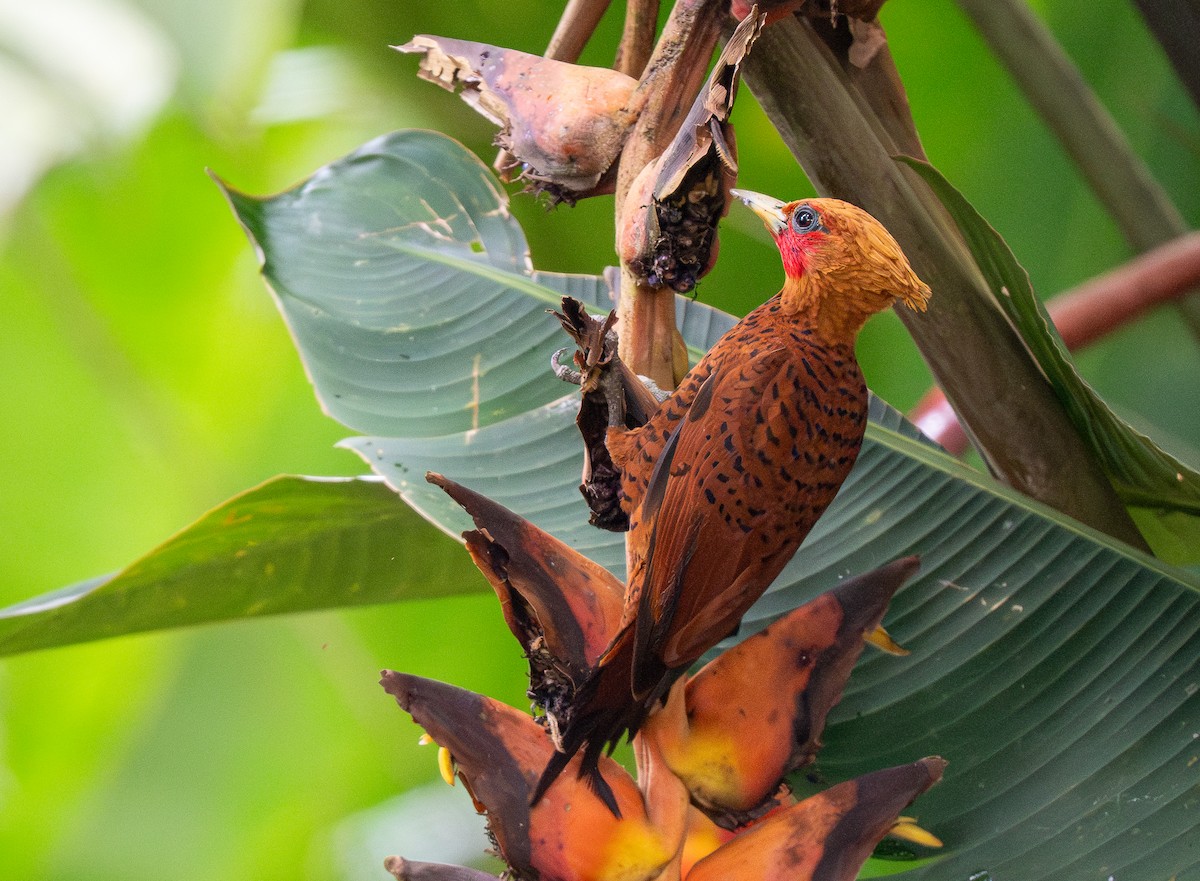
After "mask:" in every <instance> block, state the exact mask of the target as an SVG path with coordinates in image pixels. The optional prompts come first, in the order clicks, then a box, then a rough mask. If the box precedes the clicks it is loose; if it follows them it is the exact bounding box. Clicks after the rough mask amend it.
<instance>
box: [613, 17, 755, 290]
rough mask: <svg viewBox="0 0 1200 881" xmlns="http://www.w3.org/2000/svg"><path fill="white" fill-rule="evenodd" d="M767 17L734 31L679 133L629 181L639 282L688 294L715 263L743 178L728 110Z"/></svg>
mask: <svg viewBox="0 0 1200 881" xmlns="http://www.w3.org/2000/svg"><path fill="white" fill-rule="evenodd" d="M763 20H764V16H762V15H757V16H751V17H748V18H746V19H745V20H743V21H742V22H741V23H740V24H739V25H738V27H737V29H736V30H734V32H733V35H732V36H731V37H730V38H729V42H728V43H726V44H725V48H724V50H722V52H721V56H720V58H718V59H717V64H716V66H715V67H714V68H713V70H712V73H711V74H710V75H709V78H708V81H707V82H706V83H705V85H704V88H703V89H701V90H700V93H699V94H698V95H697V96H696V100H695V101H694V102H693V104H692V109H691V111H690V112H689V113H688V115H687V118H686V119H685V120H684V121H683V125H681V126H680V128H679V132H678V134H676V136H675V139H674V140H673V141H672V142H671V144H670V146H669V147H668V148H667V149H666V151H664V152H663V154H662V156H660V157H659V158H658V159H656V160H655V161H654V162H652V163H650V164H649V165H647V166H646V167H645V168H644V169H642V171H641V172H640V173H639V175H638V177H637V178H635V180H634V183H633V185H632V186H631V187H630V192H629V195H628V196H627V197H626V199H625V203H624V208H623V210H622V217H621V219H620V223H619V224H618V231H619V232H618V243H617V245H618V252H619V253H620V256H621V260H622V261H623V262H624V263H625V264H626V265H628V266H629V268H630V269H631V270H632V271H633V273H634V274H635V275H636V276H637V278H638V280H639V282H642V283H645V284H649V285H651V286H652V287H662V286H665V287H669V288H671V289H672V290H674V291H677V292H679V293H686V292H688V291H690V290H691V289H692V288H694V287H695V286H696V282H697V281H698V280H699V279H700V278H701V277H702V276H703V275H705V274H706V273H707V272H708V271H709V270H710V269H711V268H712V265H713V263H714V262H716V258H717V222H718V221H719V220H720V219H721V218H722V217H723V216H724V215H725V213H726V212H727V211H728V210H729V190H730V189H731V188H732V187H733V185H734V184H735V183H737V151H736V147H735V143H734V137H733V126H732V125H731V124H730V122H729V114H730V112H731V111H732V110H733V101H734V97H735V96H736V94H737V83H738V78H739V74H740V69H741V64H742V61H743V59H744V58H745V57H746V54H747V53H748V52H749V51H750V47H751V46H753V45H754V41H755V39H757V37H758V34H759V32H760V31H761V30H762V26H763Z"/></svg>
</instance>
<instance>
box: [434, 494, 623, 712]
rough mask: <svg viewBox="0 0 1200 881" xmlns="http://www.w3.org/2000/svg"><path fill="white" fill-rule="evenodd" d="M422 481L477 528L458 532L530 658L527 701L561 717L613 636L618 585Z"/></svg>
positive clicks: (497, 511)
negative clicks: (447, 498) (446, 497)
mask: <svg viewBox="0 0 1200 881" xmlns="http://www.w3.org/2000/svg"><path fill="white" fill-rule="evenodd" d="M425 478H426V480H428V481H429V482H430V483H432V484H434V485H435V486H439V487H441V488H442V489H443V490H445V491H446V494H447V495H449V496H450V497H451V498H452V499H454V501H456V502H458V503H459V504H460V505H462V507H463V508H464V509H465V510H466V512H467V513H468V514H470V515H471V517H472V518H473V519H474V521H475V525H476V526H477V527H478V528H477V529H475V530H472V531H471V532H465V533H463V538H464V539H466V542H467V550H468V551H469V552H470V554H471V559H473V560H474V561H475V565H476V566H478V567H479V570H480V571H481V572H482V573H483V574H484V575H485V576H486V577H487V579H488V581H489V582H491V585H492V588H493V589H494V590H495V591H496V596H497V597H498V598H499V600H500V608H501V610H502V611H503V613H504V620H505V622H506V623H507V624H508V627H509V629H510V630H511V631H512V633H513V635H514V636H516V637H517V640H518V641H519V642H520V643H521V646H522V647H523V648H524V649H525V654H526V656H527V657H528V658H529V697H530V699H531V700H532V701H533V702H534V704H535V705H536V706H538V707H541V708H543V709H544V710H545V711H546V713H547V716H548V718H551V719H554V718H558V717H560V716H563V715H565V714H566V713H567V707H568V706H569V703H570V701H571V699H572V698H573V697H574V694H575V690H576V688H577V687H578V686H579V685H580V684H582V682H583V680H584V678H585V677H586V676H587V673H588V670H589V669H591V665H592V664H594V663H595V662H596V660H597V659H598V658H599V657H600V655H601V654H602V653H603V651H604V649H605V648H607V647H608V644H609V642H610V641H611V640H612V638H613V636H614V635H615V634H616V632H617V626H618V625H619V624H620V621H621V609H622V606H623V604H624V597H625V586H624V585H623V584H621V582H619V581H618V580H617V579H616V577H615V576H613V574H612V573H611V572H609V571H608V570H607V569H605V568H604V567H602V566H600V565H598V564H597V563H594V562H592V561H591V560H589V559H588V558H587V557H585V556H583V555H582V554H580V553H579V552H578V551H575V550H574V549H572V548H570V547H568V546H567V545H565V544H563V543H562V542H561V541H559V540H558V539H556V538H554V536H552V535H550V534H549V533H547V532H544V531H543V530H541V529H539V528H538V527H536V526H534V525H533V524H532V523H530V522H529V521H528V520H526V519H525V518H523V517H520V516H519V515H517V514H514V513H513V512H512V511H510V510H508V509H507V508H505V507H504V506H503V505H499V504H497V503H496V502H493V501H492V500H491V499H489V498H487V497H485V496H482V495H480V494H479V493H477V492H474V491H472V490H469V489H467V488H466V487H465V486H461V485H460V484H457V483H455V482H454V481H453V480H450V479H448V478H446V477H443V476H442V475H440V474H433V473H430V474H427V475H425Z"/></svg>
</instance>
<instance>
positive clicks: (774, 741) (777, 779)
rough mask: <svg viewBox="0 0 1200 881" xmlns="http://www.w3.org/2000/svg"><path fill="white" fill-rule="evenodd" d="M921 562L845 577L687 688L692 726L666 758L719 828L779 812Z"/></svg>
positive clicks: (666, 748)
mask: <svg viewBox="0 0 1200 881" xmlns="http://www.w3.org/2000/svg"><path fill="white" fill-rule="evenodd" d="M919 562H920V561H919V560H918V559H917V558H916V557H904V558H903V559H900V560H896V561H895V562H893V563H889V564H888V565H886V566H883V567H881V568H879V569H876V570H874V571H872V572H868V573H866V574H865V575H860V576H858V577H857V578H851V579H847V580H846V581H844V582H842V583H841V584H839V585H838V586H837V587H835V588H834V589H833V590H830V591H828V592H826V593H823V594H821V595H820V596H818V597H816V598H815V599H813V600H811V601H810V602H808V603H805V604H804V605H803V606H800V607H799V608H797V609H794V610H793V611H792V612H790V613H788V614H787V615H785V616H784V617H782V618H780V619H779V620H778V621H776V622H775V623H774V624H772V625H771V626H770V627H768V628H766V629H765V630H762V631H760V632H759V633H756V634H755V635H753V636H751V637H749V638H747V639H746V640H744V641H743V642H741V643H740V644H738V645H736V646H734V647H733V648H731V649H729V650H728V651H726V652H724V653H723V654H721V655H719V656H718V657H717V658H715V659H713V660H712V661H710V662H709V663H708V664H707V665H706V666H705V667H704V668H703V669H702V670H701V671H700V672H699V673H697V674H696V675H695V676H694V677H692V679H691V680H690V681H689V682H688V685H687V691H686V693H685V696H686V704H687V718H688V726H687V730H686V732H685V733H684V734H683V736H682V737H680V738H679V739H677V740H675V741H673V742H664V743H663V744H662V749H663V755H664V758H665V759H666V761H667V764H668V765H669V766H670V768H671V770H672V771H674V772H675V773H676V774H677V775H679V777H680V778H681V779H682V780H683V781H684V783H685V784H686V785H687V787H688V790H689V791H690V792H691V793H692V799H693V801H694V802H695V803H696V804H697V806H699V807H701V808H702V809H704V810H705V811H707V812H708V813H709V814H710V816H712V817H713V819H714V820H715V821H716V822H717V823H718V824H720V825H721V826H724V827H725V828H731V829H732V828H736V827H738V826H741V825H744V824H745V823H747V822H749V821H751V820H753V819H755V818H756V817H758V816H761V815H762V814H763V813H765V812H766V811H769V810H771V809H773V808H774V807H775V806H776V805H777V804H778V799H777V798H776V795H777V793H778V792H779V788H780V785H781V784H782V783H783V780H784V777H785V775H787V774H789V773H790V772H792V771H794V770H796V769H797V768H801V767H804V766H805V765H808V764H810V763H811V762H812V761H813V759H814V758H815V757H816V754H817V752H818V751H819V750H820V748H821V734H822V732H823V731H824V729H825V718H826V716H827V715H828V713H829V711H830V709H832V708H833V707H834V706H835V705H836V704H837V703H838V701H840V700H841V697H842V690H843V689H844V688H845V686H846V681H847V680H848V679H849V678H850V671H851V669H852V668H853V667H854V664H855V662H856V661H857V660H858V658H859V656H860V655H861V654H862V651H863V644H864V642H863V640H864V637H865V636H867V635H869V634H871V633H872V632H873V631H875V629H876V628H877V627H878V626H879V622H880V621H881V620H882V619H883V615H884V612H885V611H886V610H887V606H888V603H889V602H890V601H891V598H892V595H893V594H894V593H895V592H896V591H897V590H898V589H899V588H900V586H901V585H902V584H904V582H905V581H907V580H908V579H909V578H911V577H912V575H913V573H915V572H916V571H917V567H918V565H919ZM785 791H786V790H785Z"/></svg>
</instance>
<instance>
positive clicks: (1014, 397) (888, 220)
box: [745, 18, 1146, 548]
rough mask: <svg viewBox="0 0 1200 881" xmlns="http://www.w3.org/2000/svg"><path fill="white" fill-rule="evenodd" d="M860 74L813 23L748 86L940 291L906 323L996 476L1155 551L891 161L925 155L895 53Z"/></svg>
mask: <svg viewBox="0 0 1200 881" xmlns="http://www.w3.org/2000/svg"><path fill="white" fill-rule="evenodd" d="M847 30H848V29H847ZM851 68H852V65H850V64H849V62H848V61H846V60H842V59H841V56H837V55H835V54H834V51H833V50H832V49H831V48H830V46H829V45H828V44H827V43H826V42H825V41H824V40H823V39H822V38H821V36H819V35H818V33H817V31H816V30H815V29H814V27H813V26H812V25H811V24H810V23H808V22H807V21H806V20H802V19H800V18H790V19H785V20H783V21H780V22H778V23H777V24H775V25H772V26H771V27H769V28H767V29H766V30H765V31H764V32H763V35H762V37H761V38H760V40H759V44H758V46H757V47H756V49H755V51H754V52H753V53H751V55H750V58H749V59H748V60H747V63H746V66H745V78H746V84H747V85H748V86H749V87H750V89H751V90H752V91H753V92H754V94H755V96H756V97H757V98H758V100H759V102H760V103H761V104H762V106H763V107H764V109H765V110H766V112H767V114H768V116H769V117H770V118H771V120H772V122H773V123H774V124H775V126H776V128H777V129H779V131H780V133H781V135H782V136H783V139H784V141H785V143H787V145H788V147H789V148H790V149H791V151H792V153H793V154H794V155H795V156H796V158H797V159H798V160H799V161H800V164H801V165H802V166H803V167H804V170H805V172H806V173H807V174H808V176H809V179H810V180H811V181H812V182H813V184H814V186H816V188H817V189H818V190H819V191H821V192H823V193H826V194H830V195H834V196H838V197H840V198H844V199H847V200H848V201H851V202H854V203H856V204H859V205H861V206H862V207H864V208H866V209H867V210H868V211H870V212H871V213H872V214H874V215H875V216H876V217H878V218H879V219H880V220H881V221H882V222H883V223H884V225H885V226H887V227H888V229H889V230H890V231H891V233H892V234H893V235H894V236H895V237H896V238H897V239H898V240H899V242H900V243H901V245H902V246H903V247H904V250H905V253H906V254H908V256H909V258H910V260H911V261H912V263H913V266H914V268H915V269H916V270H917V272H918V274H920V276H921V277H922V278H923V279H924V280H925V281H926V282H927V283H928V284H929V285H930V286H931V287H932V288H933V291H934V296H933V298H932V300H931V301H930V308H929V310H928V311H927V312H925V313H922V314H921V315H919V316H918V315H917V314H915V313H913V314H910V315H901V320H903V321H905V323H906V325H907V327H908V328H909V331H910V332H911V333H912V335H913V337H914V339H915V340H916V342H917V345H918V346H919V347H920V349H921V351H922V352H923V353H924V354H925V356H926V358H927V360H928V361H929V363H930V366H931V367H932V369H933V371H934V374H935V377H936V379H937V381H938V382H939V384H940V385H941V386H942V387H943V388H944V389H945V390H946V393H947V396H948V397H949V398H950V400H951V401H952V402H953V403H954V405H955V409H956V410H957V411H958V412H959V413H960V414H962V415H963V418H964V419H965V421H966V424H967V427H968V430H969V431H970V433H971V434H972V436H973V438H974V440H975V445H976V446H977V447H978V448H979V449H980V451H981V452H982V454H983V456H984V459H985V460H986V462H987V463H988V466H989V468H990V469H991V470H992V472H993V473H994V474H995V475H996V476H997V477H999V478H1000V479H1001V480H1003V481H1005V482H1006V483H1008V484H1010V485H1011V486H1013V487H1015V488H1016V489H1018V490H1020V491H1021V492H1024V493H1025V494H1026V495H1029V496H1032V497H1033V498H1036V499H1039V500H1041V501H1043V502H1045V503H1047V504H1049V505H1051V506H1052V507H1054V508H1057V509H1058V510H1060V511H1063V512H1064V513H1066V514H1068V515H1070V516H1072V517H1075V518H1076V519H1078V520H1081V521H1083V522H1085V523H1087V524H1089V525H1091V526H1093V527H1095V528H1097V529H1100V530H1101V531H1103V532H1105V533H1108V534H1109V535H1112V536H1114V537H1116V538H1118V539H1121V540H1122V541H1126V542H1128V543H1130V544H1133V545H1135V546H1137V547H1140V548H1145V547H1146V545H1145V541H1144V540H1143V539H1142V537H1141V534H1140V533H1139V532H1138V530H1137V528H1136V527H1135V526H1134V524H1133V522H1132V520H1130V518H1129V515H1128V513H1127V512H1126V511H1125V508H1124V506H1123V505H1122V504H1121V503H1120V501H1119V499H1118V498H1117V496H1116V493H1115V491H1114V490H1113V488H1112V486H1111V484H1110V483H1109V481H1108V480H1107V479H1106V478H1105V476H1104V474H1103V472H1102V471H1101V470H1100V468H1099V466H1098V464H1097V463H1096V462H1095V460H1094V458H1093V457H1092V456H1091V454H1090V452H1089V451H1088V448H1087V447H1086V445H1085V444H1084V443H1083V440H1082V439H1081V438H1080V436H1079V434H1078V433H1077V432H1076V430H1075V428H1074V426H1073V425H1072V424H1071V422H1070V420H1069V419H1068V417H1067V414H1066V412H1065V410H1064V408H1063V406H1062V404H1061V402H1060V401H1059V400H1058V398H1057V397H1056V396H1055V394H1054V391H1053V389H1051V387H1050V386H1049V384H1048V383H1047V382H1046V380H1045V378H1044V377H1043V375H1042V374H1041V372H1040V370H1039V369H1038V367H1037V365H1036V363H1034V361H1033V359H1032V357H1031V356H1030V354H1029V352H1028V351H1027V350H1026V349H1025V346H1024V344H1023V343H1022V341H1021V339H1020V338H1019V337H1018V336H1017V334H1016V333H1015V332H1014V330H1013V329H1012V327H1011V326H1009V324H1008V322H1007V321H1006V320H1005V319H1004V317H1003V316H1002V315H1001V313H1000V311H999V310H998V309H997V308H996V306H995V304H994V303H993V302H992V300H991V295H990V293H989V291H988V290H987V285H986V282H985V281H984V279H983V278H982V276H981V275H980V273H979V270H978V268H977V267H976V266H975V264H974V261H973V260H971V258H970V256H969V254H968V253H967V250H966V247H965V245H964V244H963V242H962V240H961V238H960V237H959V235H958V233H957V231H956V230H955V229H954V227H953V224H952V222H951V221H950V219H949V218H948V216H947V214H946V212H945V210H944V209H943V208H942V206H941V203H940V202H939V201H938V200H937V197H936V196H935V195H934V194H933V193H932V192H931V191H930V190H929V189H928V187H926V185H925V184H924V183H923V182H922V181H920V180H918V179H917V178H916V177H915V174H913V173H910V172H909V170H908V169H904V168H901V167H900V166H899V164H898V163H896V162H895V161H894V160H893V159H892V156H894V155H896V154H898V153H904V152H908V153H914V152H915V153H916V155H918V156H920V155H922V152H918V151H919V150H920V144H919V142H918V141H917V138H916V131H915V127H914V126H913V124H912V120H911V116H910V115H909V114H908V112H907V100H906V99H905V97H904V91H903V87H902V86H901V85H900V82H899V78H898V76H897V75H896V73H895V67H894V65H893V63H892V60H891V57H890V54H889V53H888V51H887V47H886V45H884V46H883V47H882V48H880V49H879V50H878V51H876V52H875V54H874V55H873V57H871V59H870V60H869V61H868V63H867V65H866V67H865V69H860V68H853V69H851ZM797 84H803V87H802V88H798V87H797ZM831 145H836V149H831ZM899 311H901V312H903V311H905V310H899Z"/></svg>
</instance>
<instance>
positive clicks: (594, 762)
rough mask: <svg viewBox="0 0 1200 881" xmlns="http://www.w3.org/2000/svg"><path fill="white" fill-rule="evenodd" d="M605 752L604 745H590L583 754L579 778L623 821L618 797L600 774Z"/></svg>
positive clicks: (601, 743)
mask: <svg viewBox="0 0 1200 881" xmlns="http://www.w3.org/2000/svg"><path fill="white" fill-rule="evenodd" d="M603 752H604V743H603V742H600V743H595V744H592V743H589V744H588V746H587V749H586V750H585V751H584V753H583V764H581V765H580V766H579V776H580V777H582V778H583V779H584V781H585V782H586V783H587V785H588V789H590V790H591V791H592V792H594V793H595V794H596V798H598V799H600V801H602V802H604V806H605V807H607V808H608V809H609V810H610V811H612V815H613V816H614V817H616V818H617V819H618V820H619V819H621V809H620V808H619V807H617V797H616V796H615V795H613V791H612V787H611V786H609V785H608V781H607V780H605V779H604V775H602V774H601V773H600V754H601V753H603Z"/></svg>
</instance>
